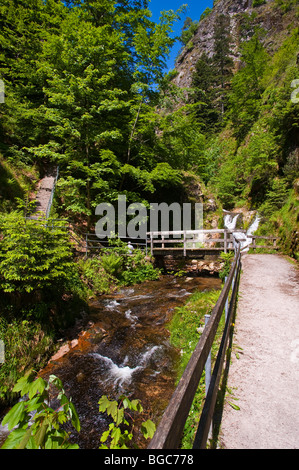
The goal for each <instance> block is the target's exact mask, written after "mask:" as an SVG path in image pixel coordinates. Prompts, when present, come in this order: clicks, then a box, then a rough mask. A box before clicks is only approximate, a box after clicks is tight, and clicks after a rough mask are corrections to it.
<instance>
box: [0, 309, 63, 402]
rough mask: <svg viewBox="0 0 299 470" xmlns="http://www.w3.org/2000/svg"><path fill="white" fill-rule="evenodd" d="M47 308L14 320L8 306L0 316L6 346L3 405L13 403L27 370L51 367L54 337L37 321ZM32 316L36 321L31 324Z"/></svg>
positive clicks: (0, 392)
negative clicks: (15, 388) (49, 353)
mask: <svg viewBox="0 0 299 470" xmlns="http://www.w3.org/2000/svg"><path fill="white" fill-rule="evenodd" d="M46 307H47V306H46V305H45V304H42V303H40V304H36V305H34V306H33V307H32V309H30V310H29V311H27V319H24V317H20V318H10V312H9V308H8V306H6V309H4V308H2V309H1V310H2V311H1V316H0V339H1V340H2V341H3V342H4V344H5V362H4V363H3V364H1V367H0V383H1V389H0V404H2V405H5V404H7V403H8V402H11V401H12V400H13V399H14V398H15V396H16V394H15V392H13V387H14V385H15V383H16V381H17V380H18V379H19V378H20V377H21V376H23V374H24V370H28V369H29V368H31V367H42V366H44V365H45V364H46V363H47V360H48V352H49V351H51V350H52V348H53V343H54V340H53V334H51V332H45V331H44V328H43V327H42V325H41V323H40V322H39V321H38V320H37V318H38V316H39V314H44V311H42V310H44V309H45V308H46ZM47 310H48V309H47ZM30 316H31V317H32V318H34V321H30Z"/></svg>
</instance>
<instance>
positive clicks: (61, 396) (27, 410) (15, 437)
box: [1, 373, 156, 449]
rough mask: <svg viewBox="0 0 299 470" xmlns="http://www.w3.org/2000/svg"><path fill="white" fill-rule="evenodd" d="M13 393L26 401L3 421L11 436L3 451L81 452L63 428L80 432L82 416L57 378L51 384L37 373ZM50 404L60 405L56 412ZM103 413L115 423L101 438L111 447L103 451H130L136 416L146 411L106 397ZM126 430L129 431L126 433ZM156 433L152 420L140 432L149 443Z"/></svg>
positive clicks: (130, 402)
mask: <svg viewBox="0 0 299 470" xmlns="http://www.w3.org/2000/svg"><path fill="white" fill-rule="evenodd" d="M13 391H14V392H15V393H19V394H20V396H21V397H23V399H22V400H20V401H18V402H17V403H16V404H15V405H14V406H13V407H12V408H11V409H10V410H9V411H8V413H7V414H6V415H5V417H4V418H3V420H2V423H1V424H2V426H4V425H8V430H9V431H11V432H10V434H9V435H8V437H7V439H6V441H5V442H4V444H3V445H2V447H1V449H78V448H79V446H78V445H77V444H72V443H71V441H70V432H66V431H65V429H64V427H63V426H64V425H65V423H70V424H71V425H72V426H73V427H74V429H75V430H76V431H77V432H80V429H81V425H80V420H79V416H78V413H77V410H76V408H75V406H74V404H73V403H72V399H71V398H68V397H67V395H66V393H65V391H64V389H63V384H62V382H61V380H60V379H59V378H58V377H57V376H55V375H50V376H49V379H48V382H47V381H46V380H44V379H43V378H42V377H35V374H33V373H30V374H27V375H25V376H23V377H21V378H20V379H19V380H18V381H17V383H16V385H15V386H14V389H13ZM50 400H51V401H52V402H53V403H54V402H55V403H56V405H57V406H56V409H53V408H52V407H51V406H50ZM99 411H100V412H101V413H106V414H107V415H108V416H109V417H111V418H112V420H113V422H112V423H111V424H110V425H109V428H108V430H107V431H104V432H103V434H102V436H101V442H103V443H104V442H105V443H106V442H107V441H110V442H109V444H108V445H107V444H102V445H101V446H100V449H108V448H110V449H128V447H127V444H128V445H129V444H130V443H131V441H132V439H133V437H134V432H135V431H136V425H135V421H136V419H135V415H136V414H140V413H142V411H143V408H142V406H141V404H140V402H139V400H136V399H135V400H130V399H129V398H128V397H126V396H121V397H120V398H119V403H118V402H117V401H110V400H109V399H108V398H107V396H105V395H104V396H102V397H101V398H100V400H99ZM129 421H130V422H129ZM124 427H127V428H128V429H125V430H124ZM155 430H156V426H155V424H154V423H153V422H152V421H151V420H150V419H148V420H147V421H145V422H142V423H141V425H140V432H141V433H142V435H143V436H144V438H145V439H151V438H152V437H153V435H154V433H155ZM133 446H134V444H133Z"/></svg>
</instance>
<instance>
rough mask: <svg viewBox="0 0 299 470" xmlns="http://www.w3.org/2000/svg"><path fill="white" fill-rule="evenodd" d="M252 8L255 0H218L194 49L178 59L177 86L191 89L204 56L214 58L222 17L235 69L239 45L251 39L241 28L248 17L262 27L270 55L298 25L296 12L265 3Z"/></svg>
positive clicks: (196, 37)
mask: <svg viewBox="0 0 299 470" xmlns="http://www.w3.org/2000/svg"><path fill="white" fill-rule="evenodd" d="M215 3H216V2H215ZM252 4H253V0H218V2H217V3H216V4H215V6H214V7H213V9H212V11H211V13H210V14H209V15H208V16H206V17H205V18H204V19H203V20H201V21H200V22H199V25H198V29H197V31H196V32H195V34H194V36H193V38H192V40H191V45H190V43H189V45H188V46H186V47H185V48H184V50H183V51H182V52H181V54H180V55H179V57H178V58H177V61H176V64H175V69H176V71H177V76H176V77H175V79H174V83H175V84H176V85H177V86H179V87H182V88H183V87H187V88H188V87H190V86H191V82H192V73H193V71H194V68H195V65H196V63H197V61H198V59H199V58H200V56H201V55H202V54H203V53H206V54H207V55H208V56H209V57H211V56H212V55H213V53H214V38H213V36H214V26H215V22H216V18H217V17H218V16H219V15H220V14H224V15H227V16H229V18H230V33H231V52H232V58H233V60H234V62H235V66H236V68H237V67H238V65H239V56H240V53H239V46H240V43H241V42H242V41H243V40H246V39H248V38H247V37H246V36H244V29H243V28H242V24H244V22H245V21H246V16H250V17H251V20H253V21H252V26H254V25H259V26H261V27H263V28H264V29H265V30H266V32H267V34H266V35H265V39H264V42H265V46H266V47H267V49H268V51H269V52H270V53H271V52H272V53H273V52H274V51H275V50H276V48H277V47H278V46H279V45H280V44H281V43H282V41H283V39H284V37H285V36H286V35H287V34H288V25H290V24H294V23H295V22H296V23H297V24H298V19H297V18H296V17H294V15H293V12H292V11H289V12H287V13H283V12H282V10H281V9H280V8H279V7H277V6H276V3H275V0H266V2H265V3H264V4H263V5H261V6H259V7H253V6H252ZM192 20H193V21H197V18H192ZM248 34H250V32H248Z"/></svg>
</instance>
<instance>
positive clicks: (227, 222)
mask: <svg viewBox="0 0 299 470" xmlns="http://www.w3.org/2000/svg"><path fill="white" fill-rule="evenodd" d="M224 212H225V215H224V226H225V228H227V229H229V230H232V231H233V236H234V237H235V239H236V240H240V244H241V251H242V252H244V251H248V250H249V245H250V244H251V242H252V235H253V234H254V233H255V232H256V230H257V229H258V226H259V222H260V217H259V216H258V214H257V215H256V217H255V219H254V221H253V222H252V224H251V225H250V227H249V228H248V230H247V232H246V233H243V232H238V230H235V228H236V224H237V220H238V217H239V215H240V214H232V213H226V211H224ZM244 239H245V240H244Z"/></svg>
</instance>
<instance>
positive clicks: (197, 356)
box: [148, 243, 240, 449]
mask: <svg viewBox="0 0 299 470" xmlns="http://www.w3.org/2000/svg"><path fill="white" fill-rule="evenodd" d="M239 267H240V244H239V243H238V244H237V251H236V255H235V259H234V262H233V264H232V268H231V270H230V273H229V276H228V278H227V280H226V282H225V284H224V287H223V289H222V291H221V294H220V296H219V298H218V301H217V303H216V305H215V307H214V308H213V310H212V313H211V316H210V320H209V321H208V323H207V325H206V327H205V329H204V331H203V333H202V335H201V337H200V340H199V342H198V343H197V346H196V348H195V350H194V352H193V354H192V356H191V358H190V360H189V362H188V364H187V366H186V369H185V371H184V373H183V375H182V377H181V379H180V381H179V383H178V386H177V388H176V389H175V391H174V393H173V395H172V397H171V399H170V402H169V404H168V407H167V408H166V410H165V412H164V414H163V416H162V418H161V421H160V423H159V425H158V428H157V430H156V432H155V435H154V437H153V439H152V440H151V442H150V444H149V446H148V449H177V448H179V444H180V441H181V437H182V433H183V430H184V426H185V422H186V420H187V417H188V414H189V411H190V408H191V405H192V402H193V399H194V396H195V393H196V390H197V387H198V384H199V381H200V378H201V376H202V373H203V370H204V367H205V363H206V360H207V357H208V355H209V352H210V350H211V347H212V344H213V341H214V338H215V335H216V332H217V328H218V325H219V321H220V319H221V316H222V313H223V310H224V307H225V303H226V300H227V298H228V295H229V292H230V289H231V285H232V281H233V278H234V276H235V275H237V274H238V273H239ZM236 289H237V287H236V280H235V282H234V290H236ZM233 298H235V297H234V296H232V299H233ZM229 317H230V316H229ZM229 317H228V318H229ZM227 324H228V323H227ZM226 330H227V328H226V329H225V333H224V334H226ZM209 390H210V388H209ZM210 415H211V411H210V410H209V413H208V420H209V419H210ZM203 437H204V438H205V433H204V436H203ZM201 445H202V442H201Z"/></svg>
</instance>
